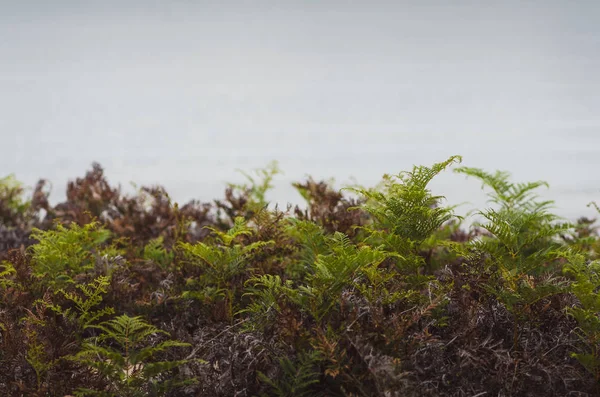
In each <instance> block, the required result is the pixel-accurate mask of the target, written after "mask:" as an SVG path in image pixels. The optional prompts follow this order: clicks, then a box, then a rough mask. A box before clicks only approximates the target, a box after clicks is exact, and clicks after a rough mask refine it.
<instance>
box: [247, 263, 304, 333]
mask: <svg viewBox="0 0 600 397" xmlns="http://www.w3.org/2000/svg"><path fill="white" fill-rule="evenodd" d="M245 284H246V285H247V286H249V287H247V289H246V292H245V293H244V295H243V296H245V297H248V298H250V299H251V302H250V304H249V305H248V306H247V307H246V308H245V309H243V310H240V311H239V312H238V313H239V314H247V315H249V320H250V321H249V322H248V323H247V325H246V326H245V327H244V328H245V330H247V331H250V330H252V331H254V330H257V329H259V330H263V329H264V327H265V326H266V325H267V324H269V323H270V322H271V321H272V320H273V319H274V318H275V317H276V315H277V314H279V313H280V312H281V302H282V299H283V298H285V297H286V296H288V295H290V294H293V290H292V282H291V281H290V280H287V281H286V282H285V283H284V282H283V281H281V277H279V276H277V275H271V274H265V275H262V276H254V277H252V278H250V279H248V280H247V281H246V283H245Z"/></svg>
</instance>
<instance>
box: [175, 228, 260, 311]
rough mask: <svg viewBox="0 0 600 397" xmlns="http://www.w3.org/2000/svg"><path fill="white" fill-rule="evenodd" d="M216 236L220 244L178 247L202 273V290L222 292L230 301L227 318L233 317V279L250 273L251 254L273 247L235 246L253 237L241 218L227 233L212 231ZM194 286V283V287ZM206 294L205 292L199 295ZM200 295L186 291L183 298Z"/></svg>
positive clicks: (234, 290) (256, 245)
mask: <svg viewBox="0 0 600 397" xmlns="http://www.w3.org/2000/svg"><path fill="white" fill-rule="evenodd" d="M210 229H211V230H212V231H213V233H214V234H215V239H216V242H217V243H218V244H207V243H203V242H200V243H197V244H189V243H180V244H179V248H180V250H181V251H182V253H183V256H184V257H185V258H187V259H188V260H189V262H190V263H192V264H193V265H195V266H198V267H200V268H201V269H202V271H203V274H202V276H201V278H200V279H199V280H197V283H198V284H200V287H201V288H202V289H206V288H216V289H217V290H218V291H221V292H223V294H224V295H225V296H226V298H227V304H228V317H229V318H232V316H233V305H234V303H233V300H234V297H235V295H236V288H235V285H234V284H233V283H231V280H232V279H233V278H234V277H236V276H239V275H242V274H244V273H246V272H247V271H249V270H250V269H249V267H248V259H249V257H250V255H251V254H252V253H253V252H255V251H257V250H259V249H260V248H263V247H265V246H266V245H270V244H271V242H270V241H269V242H265V241H257V242H254V243H250V244H246V245H245V244H242V243H236V240H239V238H240V237H242V236H250V235H252V234H253V231H252V229H251V228H249V227H248V226H247V224H246V222H245V220H244V219H243V218H241V217H238V218H236V219H235V223H234V226H233V227H232V228H231V229H229V230H228V231H227V232H222V231H220V230H217V229H214V228H210ZM193 284H194V283H192V285H193ZM202 295H205V294H203V293H201V294H200V296H202ZM198 296H199V295H198V292H197V291H194V290H187V291H185V292H184V294H183V297H186V298H194V297H198Z"/></svg>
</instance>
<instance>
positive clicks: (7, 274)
mask: <svg viewBox="0 0 600 397" xmlns="http://www.w3.org/2000/svg"><path fill="white" fill-rule="evenodd" d="M16 273H17V270H16V269H15V267H14V266H13V265H12V263H10V262H8V261H2V262H1V263H0V288H2V289H6V288H8V287H12V286H14V285H15V282H14V281H13V280H12V277H13V276H14V275H15V274H16Z"/></svg>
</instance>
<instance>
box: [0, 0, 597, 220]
mask: <svg viewBox="0 0 600 397" xmlns="http://www.w3.org/2000/svg"><path fill="white" fill-rule="evenodd" d="M599 22H600V1H582V0H579V1H577V0H571V1H567V0H565V1H552V0H543V1H520V0H511V1H500V0H498V1H485V0H483V1H449V0H439V1H433V0H429V1H427V0H423V1H395V2H393V1H391V0H390V1H386V2H374V1H362V2H358V1H357V2H351V1H308V0H306V1H297V0H296V1H273V2H266V1H243V2H240V1H238V2H227V1H214V2H208V1H206V2H204V1H167V0H162V1H154V2H152V1H126V0H123V1H117V0H105V1H97V2H85V1H65V0H62V1H61V0H56V1H52V2H50V1H42V0H39V1H26V0H23V1H17V0H15V1H6V0H0V134H1V138H2V139H1V141H0V175H5V174H8V173H10V172H15V173H16V175H17V177H18V178H19V179H21V180H23V181H25V182H26V183H28V184H33V183H34V182H35V181H36V180H37V178H38V177H45V178H48V179H50V180H51V181H52V182H53V184H54V189H53V195H52V197H53V198H54V200H59V199H62V198H63V197H64V187H65V184H66V181H67V179H68V178H74V177H76V176H80V175H83V173H84V172H85V170H86V169H89V168H90V164H91V162H92V161H98V162H100V163H101V164H102V165H103V166H104V167H105V169H106V172H107V174H108V177H109V179H110V181H111V182H114V183H121V184H123V186H124V187H125V188H126V190H128V189H130V188H129V185H128V183H129V181H135V182H137V183H140V184H144V183H160V184H163V185H165V186H166V187H167V188H168V190H169V191H170V192H171V193H172V195H173V196H174V197H175V198H176V199H177V200H181V201H184V200H187V199H190V198H200V199H204V200H208V199H211V198H215V197H217V196H219V195H221V194H222V190H223V186H224V182H225V181H239V180H240V177H239V175H237V174H236V173H235V171H234V170H235V169H236V168H243V169H246V170H248V169H251V168H254V167H260V166H263V165H265V164H266V163H268V162H269V161H270V160H272V159H277V160H279V161H280V165H281V167H282V168H283V170H284V171H285V175H284V176H282V177H280V178H278V181H277V189H276V190H275V192H273V194H272V195H271V197H272V199H273V200H274V201H279V202H282V203H284V202H287V201H293V202H298V201H299V200H300V198H299V196H298V195H297V194H296V193H295V192H294V191H293V189H291V188H290V187H289V182H290V181H294V180H299V179H301V178H302V177H303V176H304V175H305V174H311V175H314V176H315V177H335V178H336V180H337V181H338V182H339V184H338V185H339V186H341V185H343V184H344V183H345V182H348V181H349V180H350V179H349V178H350V177H352V176H353V177H355V178H356V179H357V180H358V181H359V182H361V183H363V184H367V185H369V184H374V183H375V182H377V181H378V180H379V178H380V176H381V175H382V174H383V173H385V172H388V173H395V172H397V171H400V170H404V169H407V168H409V167H411V166H412V164H415V163H416V164H430V163H432V162H435V161H441V160H444V159H445V158H446V157H447V156H449V155H452V154H462V155H463V156H464V164H465V165H469V166H480V167H484V168H486V169H488V170H495V169H498V168H501V169H505V170H508V171H511V172H512V173H513V174H514V176H515V178H516V179H519V180H532V179H545V180H548V181H549V182H550V183H551V189H550V190H549V191H548V192H547V194H546V195H545V197H548V198H552V199H555V200H556V201H557V206H558V211H559V213H560V214H562V215H564V216H566V217H571V218H573V217H575V216H577V215H580V214H591V213H593V212H592V211H591V210H589V209H588V208H586V204H587V203H588V202H589V201H591V200H600V114H599V112H598V105H600V95H599V88H600V75H599V74H598V70H600V23H599ZM434 189H435V192H436V193H443V194H445V195H446V196H447V197H448V200H449V201H450V202H451V203H457V202H462V201H466V200H468V201H471V202H473V203H475V204H478V205H479V204H480V203H482V202H483V200H484V195H483V193H481V192H480V191H479V185H478V184H477V183H476V182H475V181H465V180H464V177H462V176H459V175H454V174H452V173H447V174H446V175H444V176H443V177H441V178H440V179H439V180H438V181H436V183H435V184H434ZM467 207H468V206H467ZM467 207H465V210H466V209H467Z"/></svg>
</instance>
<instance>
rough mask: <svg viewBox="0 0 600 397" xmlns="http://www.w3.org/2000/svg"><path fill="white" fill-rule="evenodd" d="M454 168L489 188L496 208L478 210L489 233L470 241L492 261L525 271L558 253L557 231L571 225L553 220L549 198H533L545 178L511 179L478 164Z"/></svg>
mask: <svg viewBox="0 0 600 397" xmlns="http://www.w3.org/2000/svg"><path fill="white" fill-rule="evenodd" d="M456 171H457V172H460V173H463V174H466V175H468V176H473V177H476V178H479V179H480V180H481V181H482V182H483V186H484V187H490V188H492V192H491V193H489V197H490V201H491V202H492V203H494V204H496V205H497V206H499V208H498V209H492V208H490V209H487V210H484V211H480V212H479V215H481V216H483V218H484V219H485V222H484V223H482V224H479V225H480V226H481V227H482V228H484V229H485V230H487V231H488V232H489V233H490V234H491V237H486V236H484V237H482V238H481V239H480V240H478V241H476V242H475V243H474V244H475V245H476V246H477V248H478V249H479V250H481V251H484V252H487V253H489V254H491V256H492V257H493V258H494V259H495V263H496V264H499V265H500V266H501V267H503V268H505V269H506V271H508V272H522V273H526V274H531V273H539V272H540V271H544V267H543V266H542V265H544V264H546V265H547V264H549V263H550V262H551V261H553V260H554V259H556V258H557V257H559V256H560V254H561V253H560V249H561V248H562V244H561V243H560V241H559V240H558V238H557V237H558V236H559V235H560V233H566V232H568V231H570V230H571V229H572V225H571V224H568V223H557V222H556V221H557V220H558V217H557V216H556V215H554V214H552V213H551V212H550V211H549V210H550V208H551V207H550V206H551V204H552V201H541V202H540V201H537V200H536V199H537V197H538V196H537V194H536V193H535V190H536V189H537V188H539V187H541V186H547V184H546V183H545V182H541V181H538V182H530V183H511V182H510V181H509V180H508V179H509V177H510V175H509V174H508V173H506V172H496V173H495V174H489V173H486V172H484V171H482V170H480V169H478V168H466V167H463V168H459V169H457V170H456Z"/></svg>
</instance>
